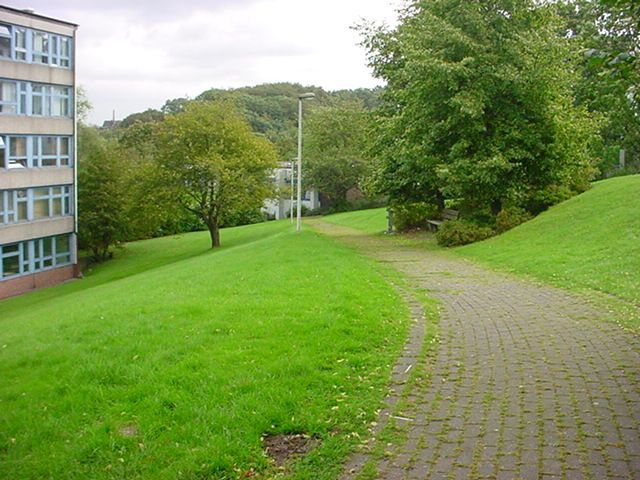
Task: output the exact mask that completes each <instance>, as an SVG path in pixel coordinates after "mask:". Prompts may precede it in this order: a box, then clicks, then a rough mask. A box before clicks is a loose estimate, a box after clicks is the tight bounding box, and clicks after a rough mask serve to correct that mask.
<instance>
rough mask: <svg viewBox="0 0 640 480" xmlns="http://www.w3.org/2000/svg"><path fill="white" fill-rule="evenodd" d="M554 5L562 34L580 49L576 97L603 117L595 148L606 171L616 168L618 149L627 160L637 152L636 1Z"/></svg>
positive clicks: (580, 0) (639, 9) (639, 41)
mask: <svg viewBox="0 0 640 480" xmlns="http://www.w3.org/2000/svg"><path fill="white" fill-rule="evenodd" d="M557 7H558V11H559V12H560V14H561V16H562V17H563V19H564V21H565V26H564V31H563V34H564V35H565V36H566V37H567V38H569V39H570V42H571V43H573V44H574V45H575V46H576V49H577V50H578V53H579V55H578V60H579V61H578V64H577V66H578V69H577V71H578V73H579V77H578V80H577V82H576V84H575V97H576V102H577V103H578V104H579V105H584V106H585V107H586V108H587V109H589V111H591V112H594V113H595V114H597V115H599V116H601V118H602V122H601V124H600V136H601V142H598V143H595V144H594V147H595V148H596V150H595V152H596V154H597V155H598V156H599V157H600V158H601V162H600V164H599V168H600V170H601V173H602V174H603V175H605V176H606V175H607V174H609V173H611V171H612V170H613V169H614V168H615V167H617V164H618V152H619V149H620V148H624V149H625V150H626V151H627V157H628V158H629V159H632V158H633V157H636V158H639V156H640V104H639V102H638V101H639V98H638V97H637V94H638V92H637V89H638V83H639V80H640V75H639V73H640V70H638V68H639V67H640V64H639V63H638V62H637V58H638V55H639V54H640V31H639V27H640V23H639V20H638V18H639V17H640V4H636V5H635V6H633V5H632V2H628V1H618V0H603V1H597V0H570V1H565V2H562V3H559V4H557Z"/></svg>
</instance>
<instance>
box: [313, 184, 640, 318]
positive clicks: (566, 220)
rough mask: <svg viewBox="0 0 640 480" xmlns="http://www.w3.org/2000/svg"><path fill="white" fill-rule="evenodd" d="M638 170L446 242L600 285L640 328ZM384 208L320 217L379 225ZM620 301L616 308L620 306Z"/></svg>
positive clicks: (567, 282)
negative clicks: (515, 220) (474, 239)
mask: <svg viewBox="0 0 640 480" xmlns="http://www.w3.org/2000/svg"><path fill="white" fill-rule="evenodd" d="M639 201H640V175H633V176H626V177H619V178H612V179H609V180H603V181H600V182H596V183H594V184H593V187H592V188H591V189H590V190H588V191H587V192H585V193H583V194H582V195H578V196H576V197H573V198H571V199H569V200H567V201H566V202H563V203H561V204H559V205H556V206H555V207H553V208H551V209H549V210H548V211H546V212H544V213H542V214H541V215H539V216H538V217H536V218H534V219H533V220H531V221H529V222H527V223H525V224H523V225H520V226H519V227H517V228H514V229H513V230H510V231H508V232H506V233H504V234H502V235H500V236H497V237H494V238H491V239H489V240H486V241H484V242H479V243H476V244H472V245H467V246H464V247H460V248H456V249H453V250H452V251H453V252H455V253H456V254H459V255H463V256H465V257H467V258H470V259H473V260H476V261H479V262H483V263H486V264H488V265H490V266H493V267H496V268H499V269H502V270H506V271H511V272H514V273H519V274H526V275H530V276H532V277H534V278H537V279H539V280H542V281H545V282H549V283H552V284H554V285H557V286H560V287H563V288H569V289H574V290H591V291H597V292H602V293H604V294H606V295H607V296H612V297H615V298H617V299H620V300H622V303H623V304H626V305H627V307H628V308H630V309H631V310H630V311H631V314H630V318H629V319H622V321H623V322H625V323H626V324H627V325H628V326H631V327H632V328H636V329H637V328H640V319H638V318H637V312H636V310H635V308H634V307H633V305H635V306H638V305H640V203H639ZM385 215H386V214H385V210H384V209H375V210H364V211H359V212H347V213H341V214H336V215H331V216H328V217H325V220H326V221H328V222H333V223H337V224H340V225H345V226H348V227H352V228H356V229H358V230H361V231H363V232H366V233H378V232H381V231H382V230H384V228H385V227H386V219H385ZM390 241H403V242H404V243H406V242H408V241H411V244H412V245H415V246H419V247H422V248H428V249H436V250H440V249H441V248H440V247H437V246H436V245H435V242H434V239H433V236H432V235H431V234H422V235H418V236H415V235H400V236H399V238H394V239H393V240H392V239H390ZM627 307H624V305H623V310H625V309H627Z"/></svg>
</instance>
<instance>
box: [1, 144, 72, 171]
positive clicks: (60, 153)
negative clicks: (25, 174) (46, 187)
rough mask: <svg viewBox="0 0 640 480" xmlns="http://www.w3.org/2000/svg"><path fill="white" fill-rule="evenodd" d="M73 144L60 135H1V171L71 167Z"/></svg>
mask: <svg viewBox="0 0 640 480" xmlns="http://www.w3.org/2000/svg"><path fill="white" fill-rule="evenodd" d="M72 149H73V142H72V137H70V136H60V135H57V136H55V135H5V136H2V135H0V169H3V168H4V169H8V170H14V169H23V168H41V167H42V168H48V167H70V166H71V165H72V162H73V155H72Z"/></svg>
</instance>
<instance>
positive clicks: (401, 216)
mask: <svg viewBox="0 0 640 480" xmlns="http://www.w3.org/2000/svg"><path fill="white" fill-rule="evenodd" d="M391 211H392V212H393V227H394V228H395V229H396V230H397V231H399V232H406V231H407V230H416V229H419V228H425V227H426V226H427V219H428V218H437V217H438V215H439V214H438V208H437V207H436V206H434V205H431V204H428V203H409V204H405V205H393V206H392V207H391Z"/></svg>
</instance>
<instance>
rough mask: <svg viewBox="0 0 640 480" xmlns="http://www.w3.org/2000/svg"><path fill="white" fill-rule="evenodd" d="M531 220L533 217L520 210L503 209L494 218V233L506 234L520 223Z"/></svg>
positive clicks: (516, 208)
mask: <svg viewBox="0 0 640 480" xmlns="http://www.w3.org/2000/svg"><path fill="white" fill-rule="evenodd" d="M531 218H533V216H532V215H531V214H530V213H529V212H527V211H526V210H523V209H522V208H518V207H507V208H503V209H502V210H500V213H498V215H497V216H496V233H502V232H506V231H507V230H511V229H512V228H514V227H517V226H518V225H520V224H521V223H524V222H527V221H529V220H531Z"/></svg>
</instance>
